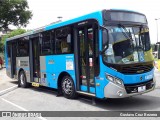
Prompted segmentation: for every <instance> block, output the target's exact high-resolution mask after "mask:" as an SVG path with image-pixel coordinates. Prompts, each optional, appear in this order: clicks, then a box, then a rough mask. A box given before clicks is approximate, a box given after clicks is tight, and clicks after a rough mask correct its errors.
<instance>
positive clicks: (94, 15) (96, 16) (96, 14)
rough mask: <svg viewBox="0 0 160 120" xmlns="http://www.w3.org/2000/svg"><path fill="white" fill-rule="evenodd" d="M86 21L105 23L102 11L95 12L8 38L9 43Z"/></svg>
mask: <svg viewBox="0 0 160 120" xmlns="http://www.w3.org/2000/svg"><path fill="white" fill-rule="evenodd" d="M86 19H96V20H97V21H98V22H99V24H100V25H102V23H103V21H102V11H97V12H93V13H90V14H87V15H84V16H81V17H78V18H74V19H71V20H67V21H62V22H58V23H53V24H49V25H47V26H43V27H41V28H38V29H34V30H31V31H29V32H26V33H24V34H21V35H17V36H14V37H11V38H8V39H7V41H10V40H14V39H18V38H21V37H25V36H29V35H33V34H36V33H39V32H43V31H48V30H51V29H54V28H59V27H62V26H65V25H70V24H73V23H77V22H80V21H84V20H86Z"/></svg>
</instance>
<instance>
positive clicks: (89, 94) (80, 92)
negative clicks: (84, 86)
mask: <svg viewBox="0 0 160 120" xmlns="http://www.w3.org/2000/svg"><path fill="white" fill-rule="evenodd" d="M77 93H78V94H82V95H88V96H92V97H95V96H96V95H95V94H92V93H87V92H83V91H77Z"/></svg>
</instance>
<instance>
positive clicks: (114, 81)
mask: <svg viewBox="0 0 160 120" xmlns="http://www.w3.org/2000/svg"><path fill="white" fill-rule="evenodd" d="M106 78H107V79H108V80H109V81H111V82H113V83H115V84H117V85H123V81H122V80H120V79H119V78H116V77H113V76H111V75H109V74H107V73H106Z"/></svg>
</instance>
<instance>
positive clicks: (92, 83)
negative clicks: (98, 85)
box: [88, 28, 94, 86]
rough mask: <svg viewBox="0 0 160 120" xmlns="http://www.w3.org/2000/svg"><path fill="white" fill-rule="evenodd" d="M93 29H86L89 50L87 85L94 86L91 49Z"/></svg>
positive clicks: (92, 51) (92, 52)
mask: <svg viewBox="0 0 160 120" xmlns="http://www.w3.org/2000/svg"><path fill="white" fill-rule="evenodd" d="M93 40H94V39H93V28H89V29H88V48H89V83H90V86H93V85H94V49H93V46H94V45H93Z"/></svg>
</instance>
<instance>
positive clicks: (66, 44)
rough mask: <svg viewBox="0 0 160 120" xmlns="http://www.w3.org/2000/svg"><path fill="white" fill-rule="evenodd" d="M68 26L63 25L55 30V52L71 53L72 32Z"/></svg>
mask: <svg viewBox="0 0 160 120" xmlns="http://www.w3.org/2000/svg"><path fill="white" fill-rule="evenodd" d="M71 31H72V30H71V28H70V27H64V28H61V29H57V30H56V53H57V54H65V53H73V50H72V48H73V47H72V34H71Z"/></svg>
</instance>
